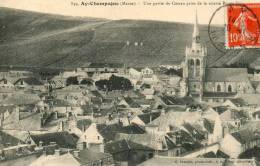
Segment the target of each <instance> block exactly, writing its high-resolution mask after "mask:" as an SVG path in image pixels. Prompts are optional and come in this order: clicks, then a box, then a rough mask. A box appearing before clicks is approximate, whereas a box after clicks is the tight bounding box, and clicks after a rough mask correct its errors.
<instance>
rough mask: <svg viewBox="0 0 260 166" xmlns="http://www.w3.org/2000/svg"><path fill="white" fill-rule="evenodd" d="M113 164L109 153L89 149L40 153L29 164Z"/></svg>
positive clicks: (101, 165) (58, 165)
mask: <svg viewBox="0 0 260 166" xmlns="http://www.w3.org/2000/svg"><path fill="white" fill-rule="evenodd" d="M50 165H53V166H54V165H55V166H85V165H97V166H113V165H114V161H113V158H112V156H111V155H110V154H107V153H97V152H93V151H90V150H87V149H85V150H80V151H78V150H74V151H68V150H67V152H64V151H62V150H60V149H56V150H55V153H54V154H49V155H48V154H46V153H44V154H42V155H41V156H40V157H39V158H38V159H36V160H35V161H33V162H32V163H31V164H30V165H29V166H50Z"/></svg>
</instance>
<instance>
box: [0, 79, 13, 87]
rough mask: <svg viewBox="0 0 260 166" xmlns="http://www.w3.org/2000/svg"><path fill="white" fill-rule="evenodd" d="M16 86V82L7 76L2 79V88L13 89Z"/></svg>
mask: <svg viewBox="0 0 260 166" xmlns="http://www.w3.org/2000/svg"><path fill="white" fill-rule="evenodd" d="M12 88H14V84H13V83H12V82H11V81H9V80H8V79H7V78H3V79H1V80H0V89H12Z"/></svg>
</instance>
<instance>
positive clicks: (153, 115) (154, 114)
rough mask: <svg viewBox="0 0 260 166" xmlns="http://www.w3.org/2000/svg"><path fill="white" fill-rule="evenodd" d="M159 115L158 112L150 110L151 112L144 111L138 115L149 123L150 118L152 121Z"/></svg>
mask: <svg viewBox="0 0 260 166" xmlns="http://www.w3.org/2000/svg"><path fill="white" fill-rule="evenodd" d="M159 116H160V112H152V113H145V114H140V115H138V117H139V118H140V119H141V120H142V121H143V122H144V123H145V124H147V123H150V120H151V121H153V120H154V119H156V118H158V117H159Z"/></svg>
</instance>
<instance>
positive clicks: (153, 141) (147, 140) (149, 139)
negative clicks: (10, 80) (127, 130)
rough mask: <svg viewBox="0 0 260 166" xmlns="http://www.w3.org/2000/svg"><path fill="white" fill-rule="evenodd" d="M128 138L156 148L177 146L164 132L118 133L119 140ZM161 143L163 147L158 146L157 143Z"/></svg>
mask: <svg viewBox="0 0 260 166" xmlns="http://www.w3.org/2000/svg"><path fill="white" fill-rule="evenodd" d="M122 139H126V140H128V141H132V142H134V143H138V144H141V145H144V146H147V147H149V148H151V149H154V150H162V149H164V150H166V149H168V150H169V149H172V148H174V147H176V145H175V144H174V143H173V142H172V141H171V140H170V139H169V138H168V137H167V136H166V135H164V134H158V133H157V134H150V133H144V134H123V133H119V134H117V140H122ZM158 143H159V144H161V145H162V147H158V146H157V145H158Z"/></svg>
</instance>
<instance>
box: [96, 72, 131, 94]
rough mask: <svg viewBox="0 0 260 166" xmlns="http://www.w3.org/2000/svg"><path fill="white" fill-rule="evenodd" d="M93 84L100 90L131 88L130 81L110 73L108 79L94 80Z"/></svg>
mask: <svg viewBox="0 0 260 166" xmlns="http://www.w3.org/2000/svg"><path fill="white" fill-rule="evenodd" d="M95 85H96V86H97V87H98V89H100V90H108V91H112V90H130V89H132V88H133V86H132V84H131V82H130V81H129V80H128V79H126V78H124V77H118V76H115V75H112V76H111V77H110V78H109V80H99V81H96V83H95Z"/></svg>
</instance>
